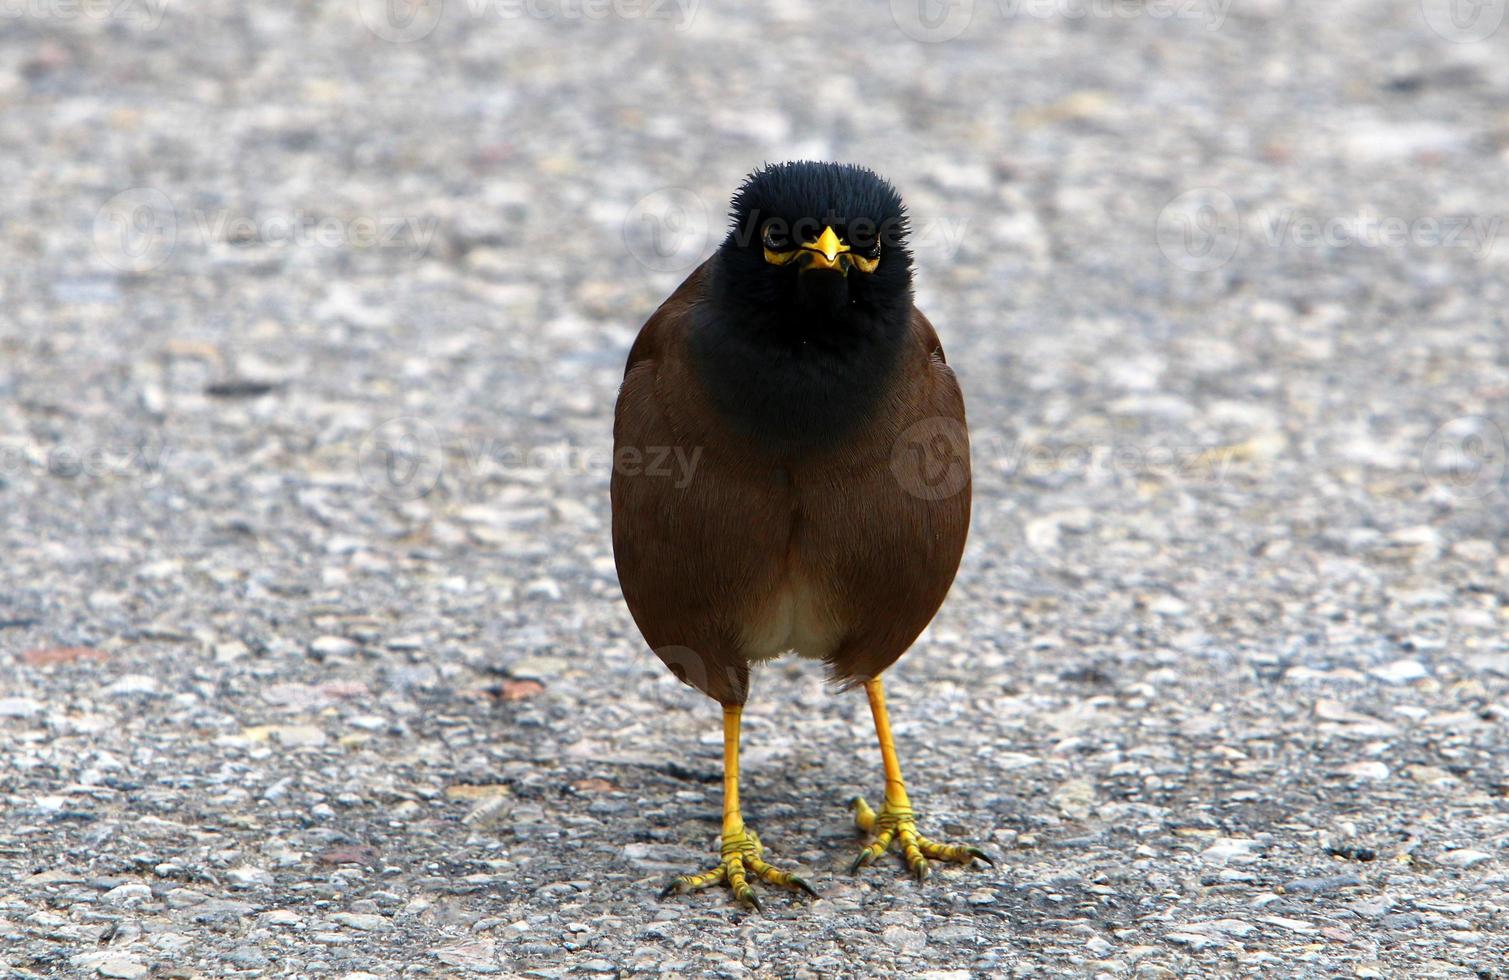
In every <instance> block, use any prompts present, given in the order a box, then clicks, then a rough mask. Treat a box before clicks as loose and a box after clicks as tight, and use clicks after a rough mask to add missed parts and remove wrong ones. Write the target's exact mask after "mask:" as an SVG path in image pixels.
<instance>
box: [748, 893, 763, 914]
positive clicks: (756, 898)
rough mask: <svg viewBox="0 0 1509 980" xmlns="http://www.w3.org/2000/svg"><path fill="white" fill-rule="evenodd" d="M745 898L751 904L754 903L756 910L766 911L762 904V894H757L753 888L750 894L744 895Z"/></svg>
mask: <svg viewBox="0 0 1509 980" xmlns="http://www.w3.org/2000/svg"><path fill="white" fill-rule="evenodd" d="M744 900H745V901H747V902H748V903H749V904H750V905H753V906H754V908H755V911H756V912H764V911H765V909H764V907H763V906H761V905H760V896H759V895H756V894H755V891H754V889H753V888H751V889H750V890H749V894H747V895H745V896H744Z"/></svg>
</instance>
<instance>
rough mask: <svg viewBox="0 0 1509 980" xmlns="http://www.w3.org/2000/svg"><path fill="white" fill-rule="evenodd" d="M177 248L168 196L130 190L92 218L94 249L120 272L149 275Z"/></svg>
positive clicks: (175, 225)
mask: <svg viewBox="0 0 1509 980" xmlns="http://www.w3.org/2000/svg"><path fill="white" fill-rule="evenodd" d="M177 244H178V215H177V213H176V212H175V210H174V208H173V202H172V200H171V199H169V197H168V195H166V194H164V193H163V192H162V191H160V190H158V189H157V188H155V187H133V188H131V189H130V190H124V191H121V192H120V193H119V194H117V195H115V196H114V197H112V198H111V199H110V200H108V201H106V202H105V204H104V206H103V207H101V208H100V209H99V210H98V211H97V212H95V215H94V248H95V251H97V252H99V253H100V257H101V258H103V259H104V260H105V261H106V262H108V263H110V264H111V265H112V266H114V267H115V268H117V269H119V270H121V271H122V272H137V273H140V272H150V271H151V270H153V269H155V268H157V267H158V266H160V265H162V264H163V263H164V262H166V261H167V260H168V256H170V255H172V254H173V248H174V246H175V245H177Z"/></svg>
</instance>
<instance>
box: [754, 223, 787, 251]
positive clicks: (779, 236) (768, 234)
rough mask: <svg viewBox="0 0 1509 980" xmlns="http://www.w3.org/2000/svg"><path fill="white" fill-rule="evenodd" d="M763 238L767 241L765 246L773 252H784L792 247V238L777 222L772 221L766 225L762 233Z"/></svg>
mask: <svg viewBox="0 0 1509 980" xmlns="http://www.w3.org/2000/svg"><path fill="white" fill-rule="evenodd" d="M761 240H762V241H763V242H764V243H765V247H766V248H768V249H770V250H771V251H772V252H784V251H785V250H786V249H788V248H790V247H791V240H790V239H789V238H787V237H786V233H785V232H784V231H782V230H781V228H780V227H779V226H778V225H777V224H776V223H775V222H771V223H770V224H768V225H766V226H765V231H764V232H763V233H762V234H761Z"/></svg>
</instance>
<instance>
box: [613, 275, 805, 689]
mask: <svg viewBox="0 0 1509 980" xmlns="http://www.w3.org/2000/svg"><path fill="white" fill-rule="evenodd" d="M706 281H707V266H706V265H704V266H703V267H702V268H699V269H698V270H697V271H696V272H694V273H693V274H692V275H691V276H690V277H689V278H688V279H687V280H686V282H684V283H682V285H681V286H680V287H679V288H678V289H677V290H676V292H675V293H673V294H672V295H671V297H670V298H669V299H667V300H666V301H665V303H664V304H662V305H661V307H660V309H659V310H657V311H656V312H655V314H654V316H652V317H650V319H649V321H648V322H647V323H646V324H645V325H644V328H643V329H642V330H641V331H640V334H639V337H638V339H637V340H636V341H635V343H634V346H633V348H632V350H631V351H630V354H629V366H628V370H627V371H626V372H625V375H624V383H623V387H622V389H620V391H619V395H618V406H617V409H616V412H615V415H614V422H613V442H614V464H613V478H612V500H613V557H614V561H615V563H616V565H617V567H618V579H619V584H620V585H621V587H622V588H623V593H624V599H625V600H626V601H627V603H628V606H629V612H630V613H631V614H632V615H633V616H634V621H635V623H636V624H638V626H639V629H640V632H641V633H643V634H644V637H645V640H646V641H647V642H648V643H649V645H650V647H651V649H653V650H654V651H655V653H656V655H657V656H658V657H660V659H661V660H662V661H664V662H665V664H666V666H668V667H669V668H670V669H671V670H672V672H674V673H675V674H676V676H678V677H680V678H681V679H682V680H683V681H685V682H686V683H688V684H691V685H692V686H694V687H696V688H698V689H699V690H701V691H703V692H704V693H706V694H707V695H709V696H710V697H713V698H716V699H717V700H719V701H721V702H723V703H724V704H742V703H743V701H744V698H745V696H746V694H747V692H748V686H749V663H748V661H747V660H746V659H745V657H744V656H743V654H742V652H741V647H742V641H741V631H742V628H743V624H744V621H745V620H746V619H747V615H746V613H745V610H746V609H748V608H749V606H750V605H751V604H753V603H758V602H760V601H761V600H762V599H763V598H764V597H767V596H768V595H769V594H770V593H771V592H772V591H773V590H775V589H776V588H778V587H779V581H780V578H781V574H782V569H783V559H784V557H785V548H786V546H787V541H786V538H787V536H788V535H789V528H790V524H791V503H790V500H791V492H790V485H789V479H788V478H787V476H786V475H785V474H784V473H783V472H781V471H780V470H778V469H774V468H772V467H769V466H768V465H767V466H757V465H750V464H749V463H748V462H747V461H746V460H742V459H741V457H740V455H739V454H738V452H737V451H736V445H735V444H734V443H733V442H732V441H731V439H730V437H729V436H728V434H727V433H725V432H722V431H719V430H718V429H717V419H716V414H715V413H714V411H713V408H712V406H711V405H710V404H708V403H707V398H706V395H705V394H704V392H703V390H702V387H701V385H700V384H698V383H697V382H696V380H695V378H694V377H693V376H692V371H691V364H690V362H689V357H690V354H689V351H688V349H687V332H688V330H689V329H690V327H691V321H692V316H693V311H694V309H695V308H696V306H697V304H698V303H700V302H701V301H702V299H703V295H704V290H705V284H706Z"/></svg>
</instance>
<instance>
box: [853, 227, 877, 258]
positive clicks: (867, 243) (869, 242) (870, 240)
mask: <svg viewBox="0 0 1509 980" xmlns="http://www.w3.org/2000/svg"><path fill="white" fill-rule="evenodd" d="M849 248H850V249H851V250H852V251H853V252H854V254H855V255H858V256H861V257H863V258H867V259H878V258H880V236H879V235H876V234H873V233H866V232H856V233H853V234H851V236H850V239H849Z"/></svg>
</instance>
